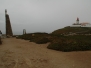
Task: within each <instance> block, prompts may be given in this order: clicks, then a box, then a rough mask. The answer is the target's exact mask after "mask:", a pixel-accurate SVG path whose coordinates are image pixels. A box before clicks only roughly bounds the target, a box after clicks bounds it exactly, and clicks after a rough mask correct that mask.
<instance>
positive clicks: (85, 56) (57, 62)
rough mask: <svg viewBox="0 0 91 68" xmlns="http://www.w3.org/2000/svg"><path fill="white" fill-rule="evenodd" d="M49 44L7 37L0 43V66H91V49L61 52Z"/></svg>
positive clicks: (33, 67)
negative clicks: (51, 48) (51, 47)
mask: <svg viewBox="0 0 91 68" xmlns="http://www.w3.org/2000/svg"><path fill="white" fill-rule="evenodd" d="M47 45H48V43H47V44H35V43H33V42H29V41H25V40H21V39H16V38H5V39H3V44H2V45H0V68H91V51H79V52H61V51H55V50H50V49H47V48H46V47H47Z"/></svg>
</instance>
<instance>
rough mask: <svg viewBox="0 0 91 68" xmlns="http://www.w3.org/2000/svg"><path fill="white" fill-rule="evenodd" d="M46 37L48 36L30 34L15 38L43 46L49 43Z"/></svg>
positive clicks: (45, 34)
mask: <svg viewBox="0 0 91 68" xmlns="http://www.w3.org/2000/svg"><path fill="white" fill-rule="evenodd" d="M48 36H49V34H47V33H31V34H24V35H21V36H18V37H17V38H18V39H19V38H21V39H25V40H30V42H35V43H37V44H44V43H47V42H50V40H49V39H48V38H47V37H48Z"/></svg>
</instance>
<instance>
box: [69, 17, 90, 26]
mask: <svg viewBox="0 0 91 68" xmlns="http://www.w3.org/2000/svg"><path fill="white" fill-rule="evenodd" d="M70 27H91V24H90V23H88V22H83V23H79V18H77V20H76V23H74V24H72V25H71V26H70Z"/></svg>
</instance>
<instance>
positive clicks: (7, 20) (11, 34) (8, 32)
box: [5, 10, 13, 37]
mask: <svg viewBox="0 0 91 68" xmlns="http://www.w3.org/2000/svg"><path fill="white" fill-rule="evenodd" d="M5 18H6V36H7V37H10V36H13V32H12V27H11V23H10V18H9V15H8V14H7V10H5Z"/></svg>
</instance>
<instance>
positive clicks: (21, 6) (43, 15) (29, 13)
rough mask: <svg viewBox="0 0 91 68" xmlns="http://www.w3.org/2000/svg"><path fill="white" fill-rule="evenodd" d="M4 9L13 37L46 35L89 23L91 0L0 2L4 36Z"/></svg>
mask: <svg viewBox="0 0 91 68" xmlns="http://www.w3.org/2000/svg"><path fill="white" fill-rule="evenodd" d="M5 9H7V13H8V14H9V17H10V21H11V25H12V30H13V33H14V34H22V33H23V29H26V32H27V33H32V32H48V33H51V32H52V31H54V30H57V29H60V28H63V27H65V26H69V25H72V24H73V23H75V22H76V18H77V17H79V19H80V22H89V23H91V0H0V30H1V31H2V33H5Z"/></svg>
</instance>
